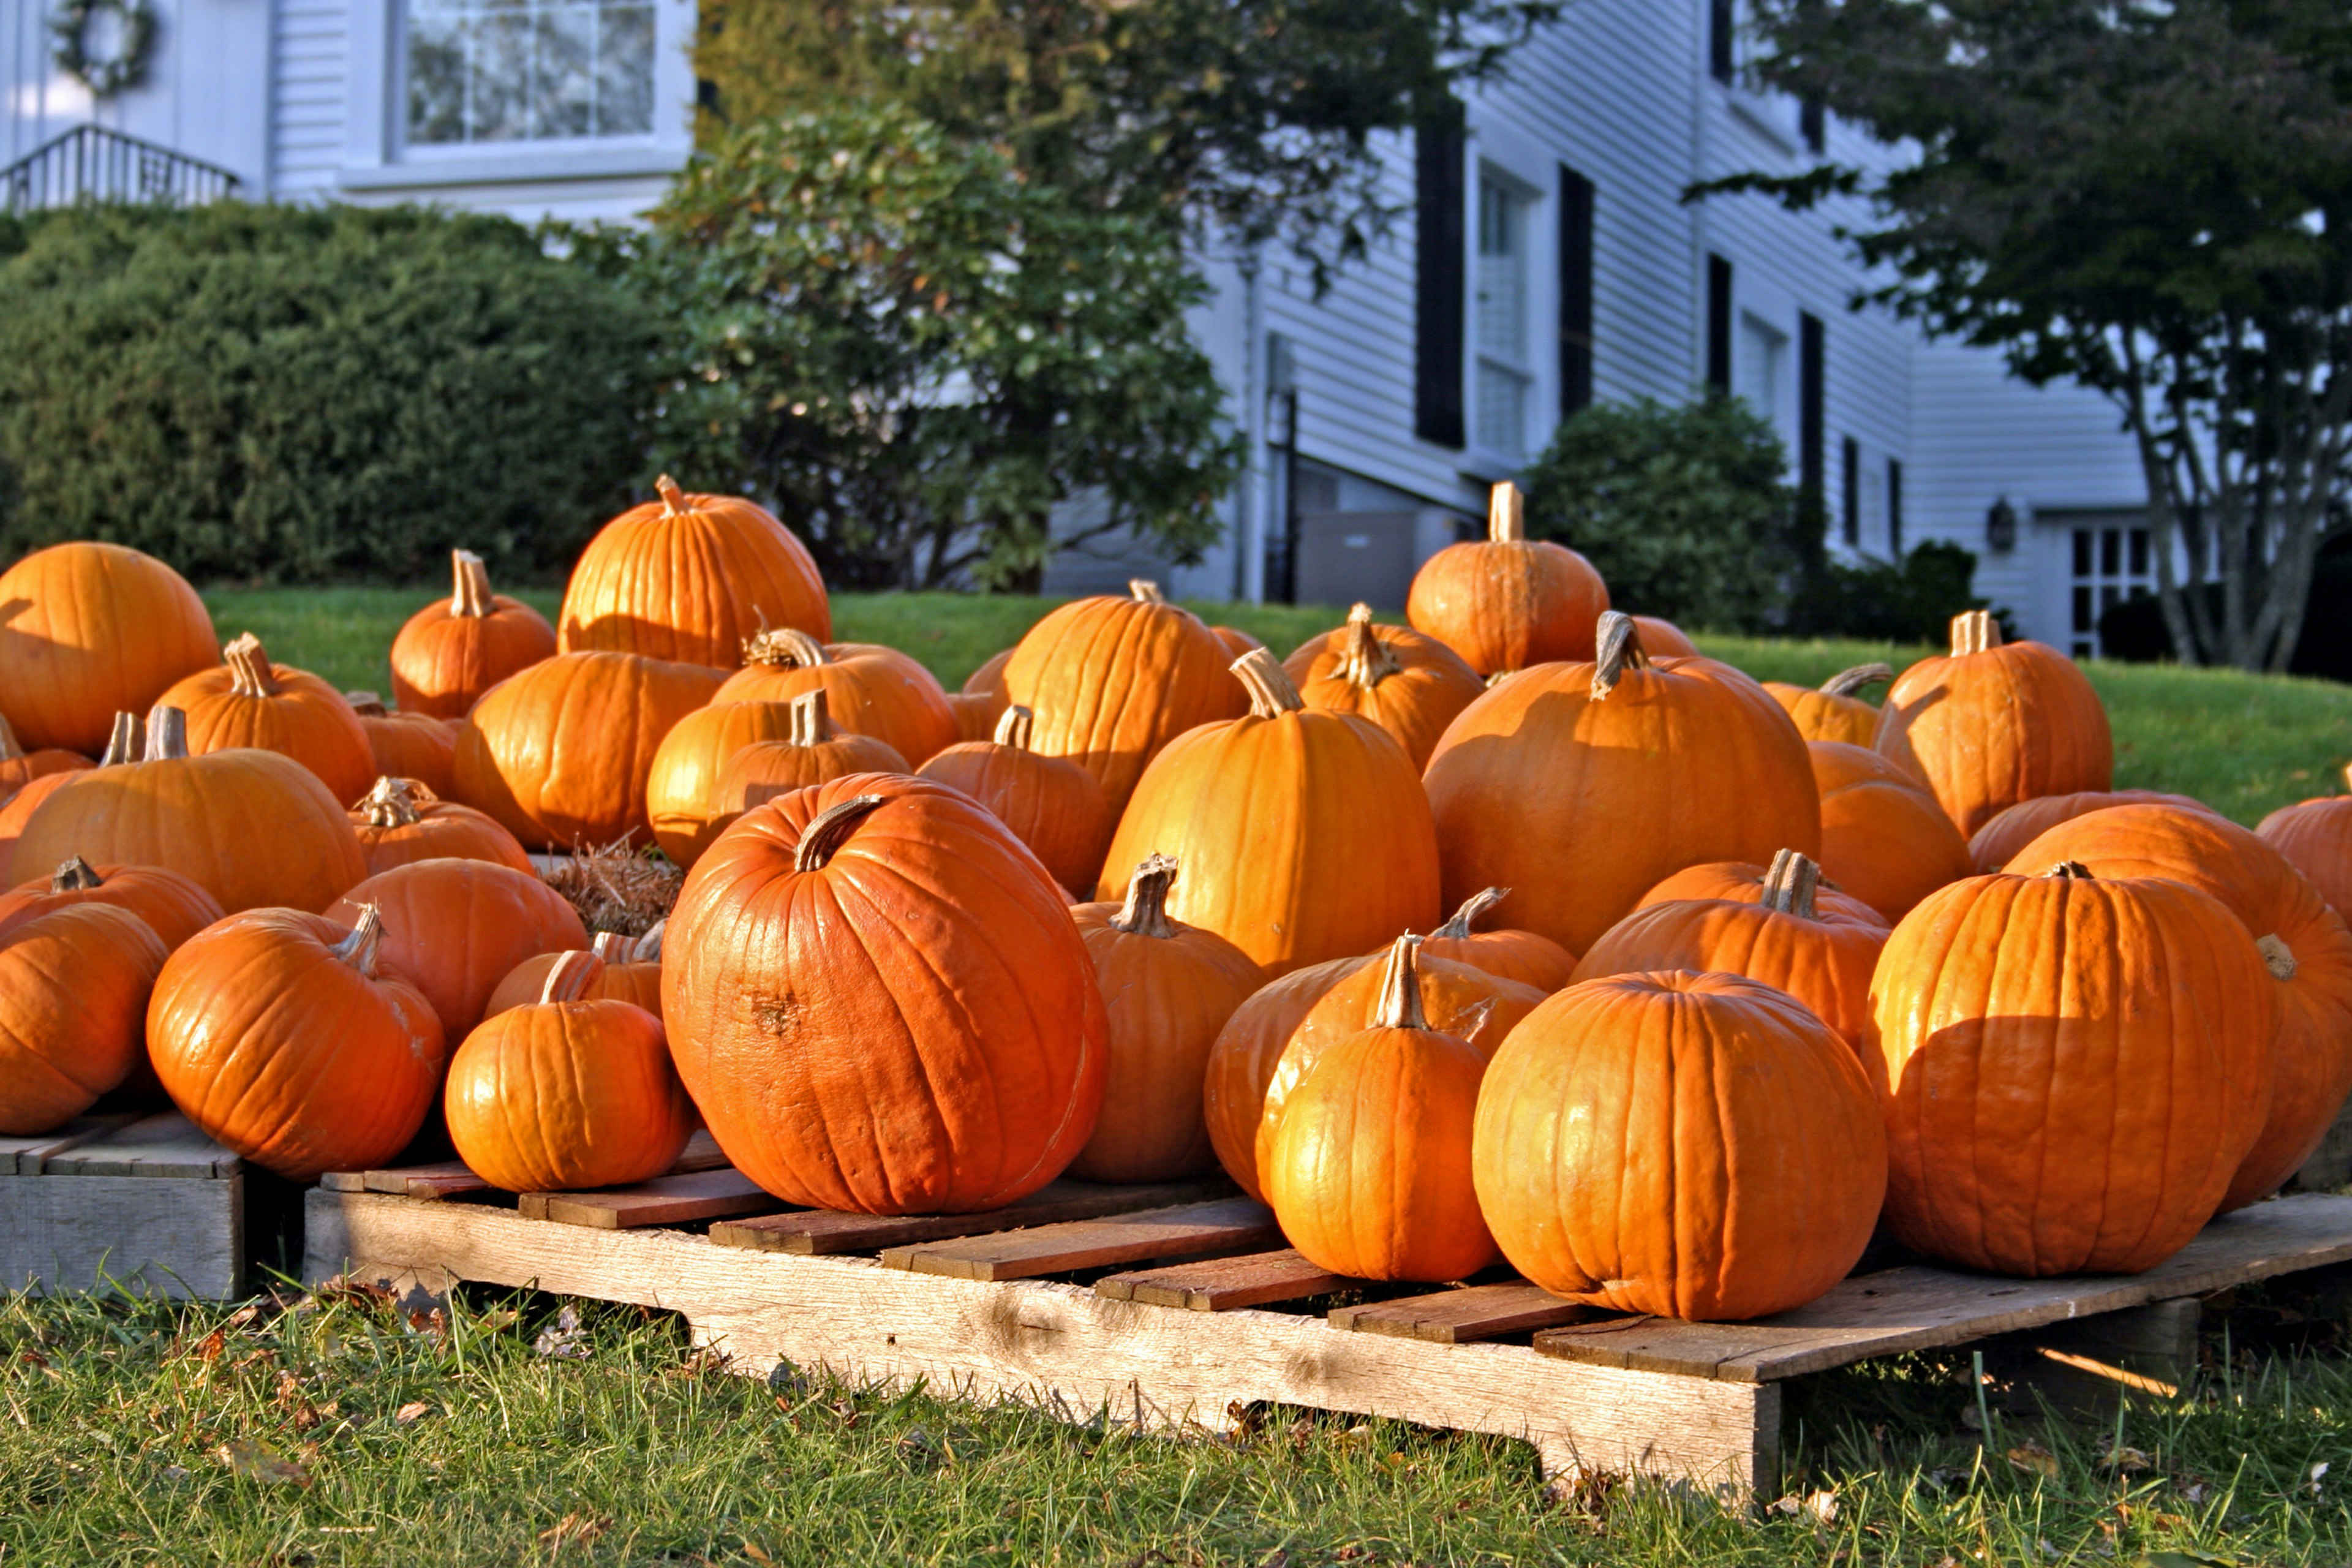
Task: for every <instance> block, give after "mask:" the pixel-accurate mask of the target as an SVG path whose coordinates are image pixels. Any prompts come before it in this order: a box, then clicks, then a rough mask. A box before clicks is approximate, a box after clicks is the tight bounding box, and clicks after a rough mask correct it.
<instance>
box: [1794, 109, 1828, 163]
mask: <svg viewBox="0 0 2352 1568" xmlns="http://www.w3.org/2000/svg"><path fill="white" fill-rule="evenodd" d="M1797 128H1798V130H1800V131H1801V132H1804V136H1805V150H1806V151H1807V152H1811V153H1818V152H1820V151H1821V150H1822V147H1824V146H1825V145H1827V144H1828V142H1829V113H1828V111H1827V110H1824V109H1823V108H1822V100H1820V99H1818V98H1808V99H1805V100H1802V101H1801V102H1800V103H1799V104H1798V106H1797Z"/></svg>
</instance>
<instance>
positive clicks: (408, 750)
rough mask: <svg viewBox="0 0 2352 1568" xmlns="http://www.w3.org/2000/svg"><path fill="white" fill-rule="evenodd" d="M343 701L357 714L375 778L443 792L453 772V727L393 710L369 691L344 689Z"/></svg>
mask: <svg viewBox="0 0 2352 1568" xmlns="http://www.w3.org/2000/svg"><path fill="white" fill-rule="evenodd" d="M343 700H344V701H346V702H348V703H350V704H351V705H352V712H354V713H356V714H358V715H359V716H360V728H361V729H362V730H363V731H367V738H368V752H369V753H370V755H371V756H373V759H374V761H375V775H376V777H377V778H379V779H383V778H395V779H413V780H415V782H416V783H418V784H423V785H424V786H425V788H426V789H429V790H431V791H432V792H433V793H434V794H435V795H446V794H448V793H449V790H450V788H451V780H452V778H453V776H454V775H455V774H456V773H457V725H456V724H454V723H452V722H451V721H448V720H446V719H435V718H432V717H429V716H428V715H426V714H423V713H394V712H393V711H392V710H389V709H387V708H386V707H384V705H383V698H381V697H378V696H377V695H376V694H375V693H374V692H373V691H346V692H344V693H343Z"/></svg>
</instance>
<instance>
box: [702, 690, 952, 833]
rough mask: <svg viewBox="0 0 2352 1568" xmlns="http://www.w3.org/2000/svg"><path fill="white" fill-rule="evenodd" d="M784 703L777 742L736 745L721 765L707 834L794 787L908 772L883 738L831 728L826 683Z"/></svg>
mask: <svg viewBox="0 0 2352 1568" xmlns="http://www.w3.org/2000/svg"><path fill="white" fill-rule="evenodd" d="M763 706H767V705H766V704H763ZM782 706H783V708H784V712H785V716H786V717H787V718H788V719H790V720H791V721H792V729H791V731H790V732H789V733H788V734H787V735H786V736H785V737H784V738H783V739H782V740H781V741H753V742H751V743H750V744H748V745H743V746H739V747H737V748H736V750H735V752H734V754H733V755H731V756H730V757H729V758H728V759H727V762H726V765H725V766H723V767H721V768H720V769H719V777H718V778H717V780H716V781H715V782H714V783H713V784H711V786H710V797H709V805H708V809H709V812H710V814H711V815H710V825H709V829H708V833H709V837H710V838H715V837H718V836H719V833H720V832H722V831H723V830H724V829H725V828H726V827H727V826H728V824H730V823H731V822H733V821H734V820H735V819H736V818H737V817H739V816H742V815H743V814H744V813H745V812H747V811H749V810H751V808H752V807H753V806H755V805H766V804H767V803H768V802H769V801H772V800H773V799H775V798H776V797H777V796H778V795H790V794H792V792H793V791H794V790H796V789H806V788H808V787H809V786H810V785H812V784H828V783H830V782H832V781H833V780H835V779H845V778H847V777H848V776H849V775H850V774H852V773H908V772H911V771H912V770H911V769H909V768H908V765H907V759H906V758H904V757H902V756H900V755H899V754H898V749H897V748H896V747H894V746H892V745H891V744H890V742H887V741H884V740H880V739H878V738H877V737H875V736H873V735H855V734H852V733H850V732H849V731H846V730H836V729H835V728H834V727H833V715H832V699H831V697H830V696H829V695H828V694H827V692H826V691H825V689H824V688H823V687H821V686H820V687H818V688H817V689H815V690H814V691H803V692H802V693H801V694H800V695H799V696H798V697H795V698H793V700H791V701H790V702H788V703H785V704H783V705H782ZM705 846H706V847H708V839H706V840H705Z"/></svg>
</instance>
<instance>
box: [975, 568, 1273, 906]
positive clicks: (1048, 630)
mask: <svg viewBox="0 0 2352 1568" xmlns="http://www.w3.org/2000/svg"><path fill="white" fill-rule="evenodd" d="M1233 658H1234V656H1232V655H1229V654H1227V653H1226V652H1225V645H1224V643H1223V641H1221V640H1220V639H1219V638H1218V637H1217V634H1216V633H1214V632H1213V631H1211V630H1210V629H1209V628H1208V626H1207V625H1206V624H1205V623H1204V622H1202V619H1201V617H1200V616H1196V615H1194V614H1192V611H1190V610H1187V609H1183V608H1181V606H1179V605H1171V604H1170V603H1169V602H1168V601H1167V600H1166V599H1165V598H1163V597H1162V596H1161V595H1160V590H1159V588H1158V587H1157V586H1156V585H1155V584H1150V583H1147V582H1143V581H1141V580H1140V579H1139V580H1138V581H1137V582H1135V583H1134V584H1130V586H1129V594H1128V596H1127V597H1126V598H1124V599H1119V598H1113V597H1110V596H1108V595H1101V596H1097V597H1095V598H1088V599H1076V600H1073V601H1071V602H1070V603H1069V604H1066V605H1062V606H1061V607H1060V608H1058V609H1056V610H1054V611H1053V612H1052V613H1050V614H1049V615H1047V616H1045V619H1043V620H1041V621H1039V622H1038V623H1037V624H1036V625H1035V626H1032V627H1030V628H1029V631H1028V634H1027V635H1026V636H1024V637H1023V638H1022V639H1021V641H1020V642H1019V643H1018V644H1016V645H1015V646H1014V647H1013V658H1011V660H1010V661H1008V662H1007V663H1006V665H1005V667H1004V693H1005V697H1006V700H1008V701H1010V702H1017V703H1019V704H1020V705H1021V706H1022V707H1024V708H1026V709H1028V710H1030V711H1031V712H1033V713H1034V714H1035V715H1036V716H1037V720H1036V731H1035V735H1034V746H1035V748H1036V749H1037V750H1038V751H1039V752H1044V753H1045V755H1046V756H1049V757H1067V758H1068V759H1069V760H1070V761H1072V762H1074V763H1077V764H1078V765H1079V766H1080V767H1082V768H1084V769H1086V770H1087V772H1088V773H1092V774H1094V775H1095V782H1096V783H1097V784H1100V785H1102V790H1103V799H1104V800H1105V801H1106V802H1107V803H1108V805H1109V807H1110V813H1111V816H1113V817H1114V818H1116V817H1117V816H1118V814H1119V813H1120V812H1122V811H1125V810H1126V809H1127V797H1128V796H1129V795H1133V794H1134V793H1135V785H1136V781H1137V780H1139V779H1140V778H1141V777H1142V776H1143V770H1144V767H1145V766H1146V764H1148V763H1150V761H1151V759H1152V758H1154V757H1156V756H1158V755H1159V754H1160V748H1161V747H1163V746H1165V745H1167V744H1168V742H1171V741H1172V740H1174V739H1175V738H1176V737H1177V736H1179V735H1181V734H1182V733H1183V732H1184V731H1187V730H1190V729H1192V727H1193V726H1194V725H1196V724H1206V723H1208V722H1210V721H1213V720H1216V719H1227V718H1231V717H1233V716H1234V711H1235V710H1234V695H1235V693H1236V691H1237V690H1238V688H1236V687H1235V686H1234V678H1233V677H1232V675H1230V674H1228V673H1227V668H1228V667H1229V666H1230V665H1231V664H1232V663H1233ZM1128 864H1129V865H1130V866H1131V865H1133V864H1134V861H1133V860H1130V861H1129V862H1128ZM1122 869H1123V868H1122Z"/></svg>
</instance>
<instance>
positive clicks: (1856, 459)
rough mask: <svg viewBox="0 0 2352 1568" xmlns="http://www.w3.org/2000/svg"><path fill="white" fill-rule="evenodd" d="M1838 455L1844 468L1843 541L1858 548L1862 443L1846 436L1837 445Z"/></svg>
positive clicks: (1859, 543) (1860, 518)
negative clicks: (1842, 441)
mask: <svg viewBox="0 0 2352 1568" xmlns="http://www.w3.org/2000/svg"><path fill="white" fill-rule="evenodd" d="M1838 455H1839V458H1841V459H1842V466H1843V468H1844V469H1845V473H1844V476H1843V478H1844V488H1845V505H1844V510H1843V517H1844V522H1845V542H1846V543H1847V544H1848V545H1850V546H1852V547H1853V548H1855V549H1860V548H1861V546H1862V443H1861V442H1859V441H1857V440H1855V439H1854V438H1853V437H1851V436H1848V437H1846V438H1845V441H1844V443H1843V445H1842V446H1841V447H1839V451H1838Z"/></svg>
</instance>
